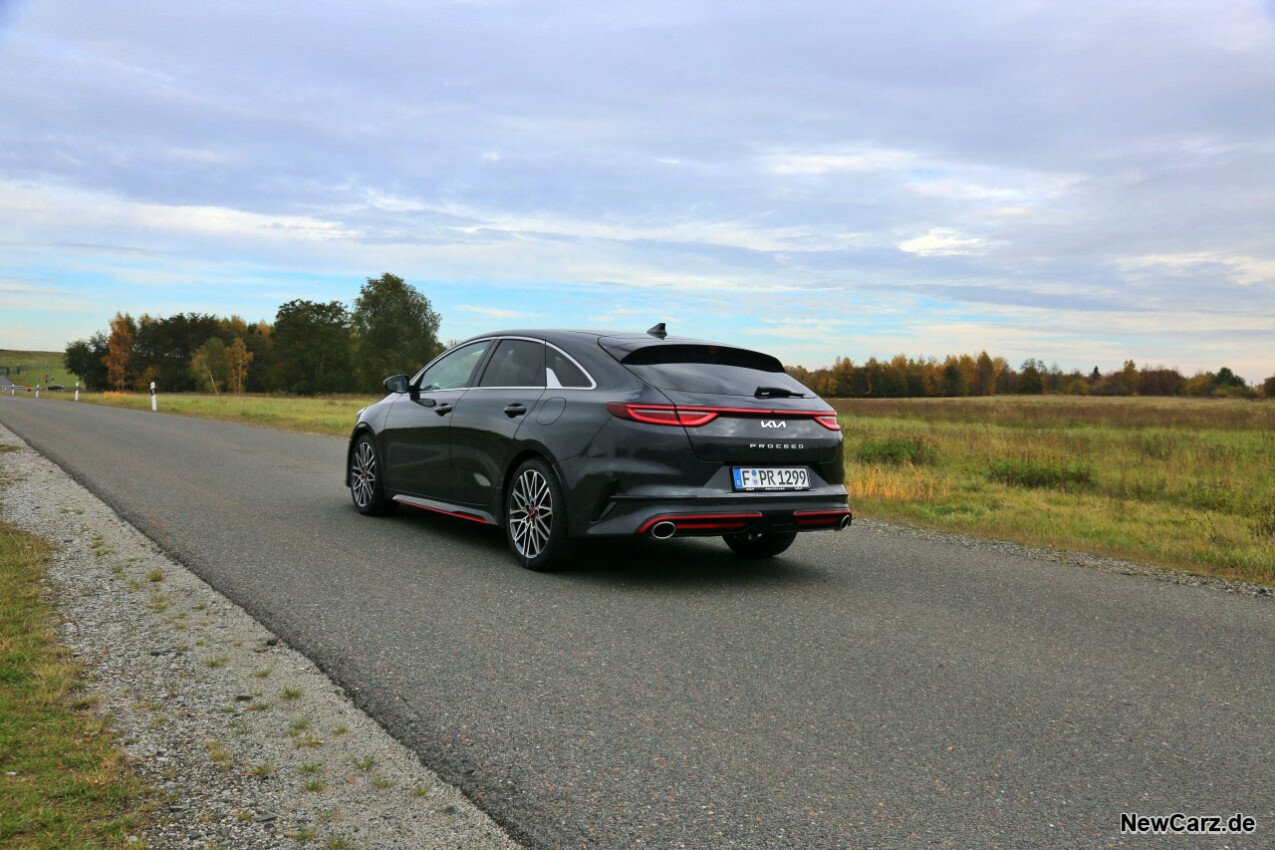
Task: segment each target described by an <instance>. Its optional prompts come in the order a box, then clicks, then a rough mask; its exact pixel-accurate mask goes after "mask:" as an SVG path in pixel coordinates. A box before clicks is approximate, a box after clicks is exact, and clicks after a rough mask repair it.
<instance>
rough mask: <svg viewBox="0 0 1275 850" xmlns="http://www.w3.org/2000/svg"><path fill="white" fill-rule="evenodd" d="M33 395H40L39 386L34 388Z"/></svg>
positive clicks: (37, 396)
mask: <svg viewBox="0 0 1275 850" xmlns="http://www.w3.org/2000/svg"><path fill="white" fill-rule="evenodd" d="M35 397H36V398H39V397H40V388H39V387H36V388H35Z"/></svg>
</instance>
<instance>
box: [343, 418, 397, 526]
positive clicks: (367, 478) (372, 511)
mask: <svg viewBox="0 0 1275 850" xmlns="http://www.w3.org/2000/svg"><path fill="white" fill-rule="evenodd" d="M350 498H352V499H353V500H354V507H355V509H357V510H358V512H359V513H361V514H365V515H367V516H385V515H386V514H389V513H393V512H394V503H393V502H391V501H390V500H389V499H387V498H385V485H384V483H383V481H382V478H381V466H380V464H379V463H378V462H377V460H376V446H375V445H373V444H372V438H371V437H369V436H368V435H367V434H363V435H362V436H360V437H359V438H358V440H357V441H355V443H354V448H353V449H352V450H351V451H350Z"/></svg>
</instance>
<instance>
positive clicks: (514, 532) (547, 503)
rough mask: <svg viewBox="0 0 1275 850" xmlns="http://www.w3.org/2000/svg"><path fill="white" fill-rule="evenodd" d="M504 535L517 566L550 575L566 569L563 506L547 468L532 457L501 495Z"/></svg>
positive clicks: (567, 552)
mask: <svg viewBox="0 0 1275 850" xmlns="http://www.w3.org/2000/svg"><path fill="white" fill-rule="evenodd" d="M505 536H506V538H507V539H508V540H509V548H510V549H512V550H513V552H514V557H515V558H517V559H518V563H520V564H522V565H523V566H524V567H526V568H527V569H529V570H536V571H537V572H552V571H554V570H560V569H562V568H563V567H565V566H567V562H568V559H569V555H570V552H569V549H570V541H569V540H568V539H567V505H566V499H564V498H563V496H562V488H561V487H559V486H558V479H557V477H556V476H555V475H554V474H553V470H552V469H550V468H549V465H548V464H547V463H545V462H544V461H543V460H540V459H539V458H532V459H530V460H528V461H527V462H525V463H524V464H522V466H520V467H518V470H517V471H516V472H515V473H514V476H513V478H512V479H511V481H510V485H509V492H508V494H507V495H506V496H505Z"/></svg>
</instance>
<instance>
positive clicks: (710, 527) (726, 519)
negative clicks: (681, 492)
mask: <svg viewBox="0 0 1275 850" xmlns="http://www.w3.org/2000/svg"><path fill="white" fill-rule="evenodd" d="M759 519H761V514H681V515H674V516H657V517H652V518H651V519H648V520H647V521H646V522H644V523H642V527H641V528H639V529H638V534H646V533H647V532H648V531H650V530H651V529H652V528H653V527H654V526H656V525H658V524H659V523H662V522H670V523H672V524H673V525H674V526H676V527H677V532H678V533H683V532H692V533H694V532H711V533H714V534H716V533H720V532H724V531H739V530H741V529H743V528H747V527H748V524H749V523H751V522H753V521H754V520H759ZM670 536H671V535H670Z"/></svg>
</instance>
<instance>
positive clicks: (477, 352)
mask: <svg viewBox="0 0 1275 850" xmlns="http://www.w3.org/2000/svg"><path fill="white" fill-rule="evenodd" d="M490 345H491V340H489V339H485V340H482V341H481V342H475V343H471V344H470V345H466V346H464V347H463V348H458V349H456V350H455V351H453V352H451V353H450V354H448V355H447V356H446V357H444V358H443V359H442V360H439V361H438V362H437V363H435V364H434V365H433V366H430V367H429V368H428V369H426V370H425V373H424V374H423V375H421V382H420V389H421V391H422V392H428V391H429V390H454V389H458V388H460V387H467V386H469V379H470V376H471V375H473V373H474V367H475V366H477V365H478V361H480V360H482V359H483V355H484V354H485V353H487V348H488V346H490Z"/></svg>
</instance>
